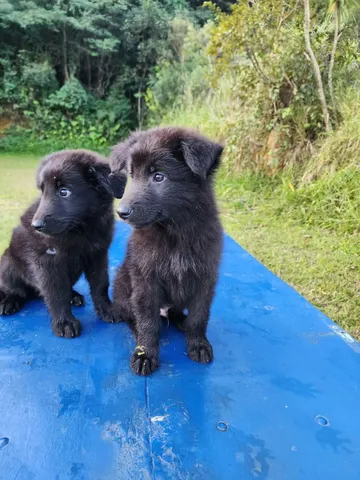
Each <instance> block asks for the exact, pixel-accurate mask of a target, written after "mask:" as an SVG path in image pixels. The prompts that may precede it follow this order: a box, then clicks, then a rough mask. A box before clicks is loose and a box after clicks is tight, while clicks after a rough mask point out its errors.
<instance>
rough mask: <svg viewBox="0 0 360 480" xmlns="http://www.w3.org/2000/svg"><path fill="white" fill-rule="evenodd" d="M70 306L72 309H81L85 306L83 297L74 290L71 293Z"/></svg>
mask: <svg viewBox="0 0 360 480" xmlns="http://www.w3.org/2000/svg"><path fill="white" fill-rule="evenodd" d="M71 305H73V306H74V307H82V306H83V305H85V298H84V296H83V295H81V294H80V293H78V292H77V291H76V290H73V291H72V292H71Z"/></svg>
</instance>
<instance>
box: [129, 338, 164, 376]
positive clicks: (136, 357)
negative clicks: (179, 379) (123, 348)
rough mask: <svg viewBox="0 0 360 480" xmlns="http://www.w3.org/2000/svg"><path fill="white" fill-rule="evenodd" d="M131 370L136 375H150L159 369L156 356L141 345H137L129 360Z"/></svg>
mask: <svg viewBox="0 0 360 480" xmlns="http://www.w3.org/2000/svg"><path fill="white" fill-rule="evenodd" d="M130 365H131V369H132V371H133V372H134V373H136V375H144V376H145V375H150V374H151V373H153V372H155V370H157V369H158V367H159V359H158V355H156V354H150V353H149V352H147V351H146V348H145V347H143V346H142V345H138V346H137V347H136V348H135V350H134V353H133V354H132V357H131V360H130Z"/></svg>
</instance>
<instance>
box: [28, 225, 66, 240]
mask: <svg viewBox="0 0 360 480" xmlns="http://www.w3.org/2000/svg"><path fill="white" fill-rule="evenodd" d="M69 230H70V228H69V225H56V224H54V225H46V224H45V225H44V226H43V227H42V228H40V229H39V228H36V229H35V231H36V233H37V234H39V235H41V236H44V237H58V236H60V235H63V234H66V233H67V232H68V231H69Z"/></svg>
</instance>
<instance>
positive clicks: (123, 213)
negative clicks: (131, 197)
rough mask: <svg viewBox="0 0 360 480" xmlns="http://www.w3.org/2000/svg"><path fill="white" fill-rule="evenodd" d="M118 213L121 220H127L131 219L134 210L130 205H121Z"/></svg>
mask: <svg viewBox="0 0 360 480" xmlns="http://www.w3.org/2000/svg"><path fill="white" fill-rule="evenodd" d="M117 213H118V215H119V217H120V218H122V219H123V220H126V219H127V218H129V217H130V215H131V213H132V208H131V207H130V206H129V205H121V204H120V205H119V208H118V210H117Z"/></svg>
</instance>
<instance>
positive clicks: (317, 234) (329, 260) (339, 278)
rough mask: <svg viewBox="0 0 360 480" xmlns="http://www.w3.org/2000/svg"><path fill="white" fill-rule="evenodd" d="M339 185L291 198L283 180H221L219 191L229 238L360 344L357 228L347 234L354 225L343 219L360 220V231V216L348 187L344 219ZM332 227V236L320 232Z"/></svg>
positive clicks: (330, 184)
mask: <svg viewBox="0 0 360 480" xmlns="http://www.w3.org/2000/svg"><path fill="white" fill-rule="evenodd" d="M342 176H343V174H342V173H341V172H339V177H340V178H342ZM337 180H338V179H337V178H335V179H334V178H333V179H332V180H328V181H327V187H325V186H324V180H323V181H322V182H320V183H319V184H317V183H314V184H312V185H311V186H309V187H305V188H304V189H300V190H299V191H295V192H293V191H292V189H290V193H289V192H287V190H289V188H288V185H287V183H286V182H280V180H279V179H278V180H274V179H262V178H259V177H254V176H251V175H250V176H246V175H245V176H243V177H242V178H229V177H226V176H225V175H220V176H219V177H218V179H217V192H218V198H219V203H220V209H221V213H222V219H223V224H224V227H225V229H226V231H227V232H228V233H229V234H230V235H231V236H232V237H233V238H235V239H236V240H237V241H238V242H239V243H240V244H241V245H242V246H243V247H244V248H245V249H246V250H248V251H249V252H250V253H251V254H253V255H254V256H255V257H256V258H257V259H258V260H260V261H261V262H262V263H263V264H264V265H266V266H267V267H268V268H269V269H270V270H272V271H273V272H274V273H275V274H276V275H278V276H279V277H281V278H282V279H283V280H285V281H286V282H287V283H289V284H290V285H292V286H293V287H294V288H295V289H296V290H297V291H298V292H300V293H301V294H302V295H304V296H305V297H306V298H307V299H308V300H309V301H310V302H311V303H313V304H314V305H316V306H317V307H318V308H319V309H320V310H322V311H323V312H324V313H326V314H327V315H328V316H329V317H330V318H332V319H333V320H334V321H336V322H337V323H338V324H339V325H340V326H341V327H343V328H345V329H346V330H348V331H349V332H350V333H351V334H352V335H354V337H356V338H360V296H359V290H360V276H359V271H360V256H359V255H360V238H359V234H358V233H357V232H356V230H355V228H353V227H354V225H352V227H351V228H349V230H350V231H351V232H352V233H348V232H347V226H346V225H345V224H344V223H341V222H340V218H341V216H342V215H344V216H345V218H346V215H348V217H349V218H351V219H352V222H353V224H355V220H353V217H355V213H356V214H357V218H358V225H360V217H359V216H360V212H354V207H353V203H352V202H351V201H349V200H348V197H349V190H348V189H347V186H345V187H344V188H343V191H342V197H344V198H342V197H341V198H338V202H337V203H338V207H337V208H338V209H339V212H334V211H333V206H332V204H331V202H332V199H333V195H334V189H335V190H336V191H338V196H339V197H340V193H339V192H340V191H341V189H340V190H339V189H337V187H336V186H338V182H337ZM309 189H310V191H309ZM310 192H312V193H310ZM303 199H305V200H303ZM344 199H345V200H344ZM302 200H303V201H302ZM356 202H357V199H355V203H356ZM329 204H330V205H329ZM321 205H322V207H321ZM331 212H333V214H332V215H331V217H330V218H329V215H330V214H331ZM329 224H330V225H331V227H332V229H330V228H320V227H319V225H329ZM334 227H336V228H334Z"/></svg>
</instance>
